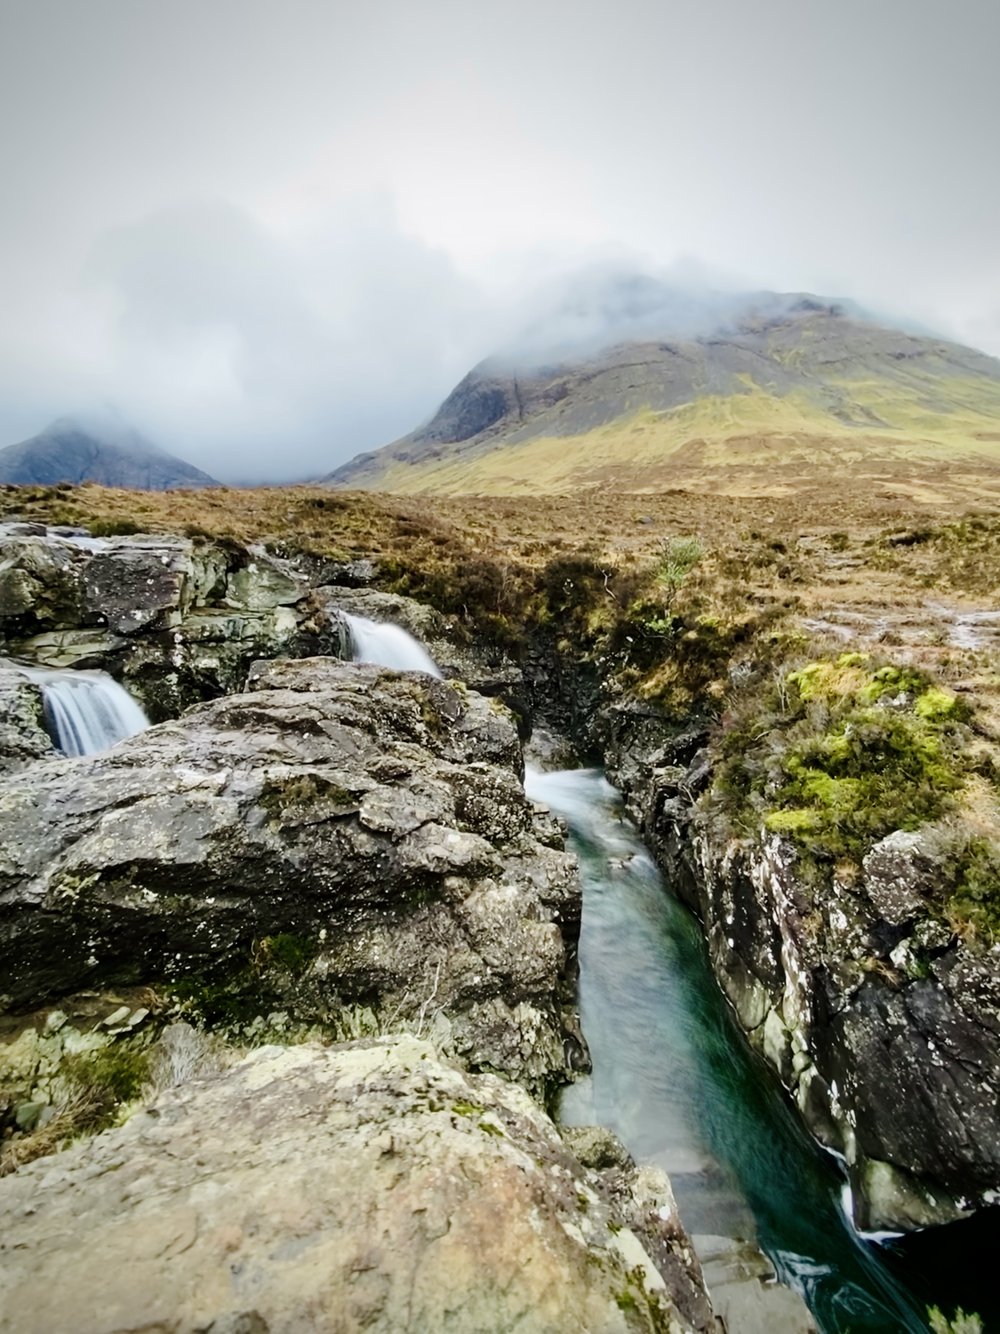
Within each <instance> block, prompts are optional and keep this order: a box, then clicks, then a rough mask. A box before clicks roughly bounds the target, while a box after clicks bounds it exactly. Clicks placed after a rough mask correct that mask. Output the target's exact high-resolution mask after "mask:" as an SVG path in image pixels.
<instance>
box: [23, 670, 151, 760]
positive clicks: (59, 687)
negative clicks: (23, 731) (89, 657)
mask: <svg viewBox="0 0 1000 1334" xmlns="http://www.w3.org/2000/svg"><path fill="white" fill-rule="evenodd" d="M28 675H29V676H30V677H31V678H32V680H34V681H37V682H38V684H39V685H40V686H41V687H42V699H43V703H44V707H45V722H46V726H47V728H48V731H49V734H50V736H51V737H52V739H53V741H54V742H55V744H56V745H57V746H58V748H59V749H60V750H61V751H62V752H63V754H64V755H93V754H94V753H95V752H96V751H99V750H107V749H108V747H109V746H113V745H114V744H115V742H116V741H121V740H123V739H124V738H125V737H127V736H135V734H136V732H143V731H145V729H146V728H147V727H148V726H149V719H148V718H147V717H146V715H145V714H144V713H143V711H142V709H141V708H140V707H139V705H138V704H137V703H136V702H135V700H134V699H133V698H132V696H131V695H130V694H129V693H128V691H127V690H125V689H123V687H122V686H120V685H119V684H118V682H117V681H115V680H112V678H111V677H110V676H107V675H106V674H105V673H104V672H73V671H65V672H58V671H52V672H49V671H42V670H38V669H35V670H30V671H29V672H28Z"/></svg>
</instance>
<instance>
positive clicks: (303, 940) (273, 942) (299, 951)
mask: <svg viewBox="0 0 1000 1334" xmlns="http://www.w3.org/2000/svg"><path fill="white" fill-rule="evenodd" d="M316 952H317V946H316V942H315V941H312V940H309V939H308V938H307V937H306V936H296V935H292V934H291V933H290V932H287V931H286V932H281V933H280V934H279V935H276V936H265V937H264V938H263V940H261V941H260V943H259V945H258V953H259V959H260V962H259V963H258V968H259V967H260V964H261V963H267V964H270V965H272V966H274V967H276V968H283V969H284V970H285V971H286V972H288V973H293V974H298V973H301V972H303V971H304V970H305V968H306V967H307V966H308V965H309V964H310V963H311V962H312V961H313V959H314V958H315V957H316Z"/></svg>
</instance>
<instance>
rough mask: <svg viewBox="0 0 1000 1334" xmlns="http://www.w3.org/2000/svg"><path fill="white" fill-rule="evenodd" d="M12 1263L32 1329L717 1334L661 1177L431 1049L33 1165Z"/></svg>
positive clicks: (278, 1057) (218, 1099)
mask: <svg viewBox="0 0 1000 1334" xmlns="http://www.w3.org/2000/svg"><path fill="white" fill-rule="evenodd" d="M81 1238H85V1241H86V1244H85V1245H81V1244H80V1239H81ZM0 1263H2V1266H3V1271H4V1296H3V1301H2V1303H0V1330H3V1331H10V1334H14V1331H16V1334H35V1332H36V1331H37V1334H43V1331H44V1334H50V1331H53V1330H68V1329H72V1330H74V1331H75V1334H112V1332H114V1334H126V1332H127V1331H132V1332H133V1334H139V1331H152V1330H163V1331H166V1330H170V1331H173V1332H174V1334H194V1331H196V1330H209V1329H211V1330H212V1331H217V1332H218V1334H222V1331H229V1334H235V1332H236V1331H242V1332H243V1334H267V1332H268V1331H272V1332H274V1334H277V1331H283V1332H284V1334H309V1331H317V1334H318V1332H319V1331H329V1330H342V1331H345V1334H346V1332H348V1331H353V1330H362V1329H364V1330H369V1331H376V1332H377V1331H384V1332H385V1334H395V1331H397V1330H403V1329H412V1330H428V1331H430V1330H434V1331H442V1332H443V1331H448V1330H452V1331H455V1332H456V1334H459V1332H460V1334H476V1332H477V1331H481V1332H482V1334H494V1331H496V1330H498V1329H514V1328H517V1329H518V1330H520V1331H524V1334H543V1331H545V1332H548V1331H551V1330H560V1331H567V1334H569V1332H570V1331H574V1330H576V1331H580V1334H583V1331H587V1330H593V1331H597V1330H600V1331H602V1334H615V1332H616V1331H621V1334H626V1331H642V1330H646V1331H650V1332H652V1331H654V1330H667V1329H669V1330H671V1331H677V1334H683V1332H684V1331H708V1330H711V1329H714V1327H715V1326H714V1321H713V1318H712V1314H711V1310H710V1307H709V1304H708V1300H707V1297H706V1295H705V1291H704V1288H703V1286H702V1283H701V1278H700V1272H699V1270H698V1266H697V1262H696V1261H695V1260H694V1258H693V1255H692V1252H691V1249H690V1244H689V1243H688V1240H687V1238H686V1236H685V1235H684V1233H683V1230H682V1228H681V1227H680V1224H679V1223H678V1221H677V1218H676V1212H675V1209H674V1206H673V1201H672V1197H671V1195H670V1189H669V1185H668V1183H667V1182H666V1179H665V1178H664V1177H662V1175H660V1174H651V1173H649V1172H648V1171H646V1172H644V1173H640V1174H637V1173H635V1172H634V1170H632V1169H630V1168H627V1167H626V1168H624V1169H617V1170H616V1172H615V1174H614V1177H613V1180H611V1181H609V1180H608V1179H607V1177H606V1176H604V1175H602V1174H601V1173H598V1172H589V1171H587V1170H586V1169H585V1168H583V1167H582V1166H581V1164H580V1163H579V1162H578V1161H577V1160H576V1159H575V1158H574V1157H573V1156H572V1154H571V1153H570V1152H569V1151H568V1149H567V1148H566V1147H565V1145H564V1144H563V1143H562V1141H561V1140H560V1138H559V1135H558V1133H557V1132H556V1130H555V1127H554V1126H553V1125H552V1123H551V1121H550V1120H549V1119H548V1117H546V1116H545V1114H544V1113H543V1112H542V1111H541V1109H540V1108H539V1107H538V1106H537V1105H536V1104H535V1103H533V1102H532V1100H531V1099H530V1098H529V1097H528V1096H527V1095H526V1094H525V1093H524V1091H523V1090H522V1089H519V1088H518V1087H516V1086H515V1085H511V1084H509V1083H507V1082H505V1081H503V1080H499V1079H496V1078H493V1077H490V1076H484V1075H480V1076H473V1075H468V1074H464V1073H462V1072H461V1071H459V1070H458V1069H456V1068H454V1067H453V1066H451V1065H449V1064H448V1063H446V1062H445V1061H443V1060H442V1059H441V1058H440V1057H439V1056H438V1054H437V1053H436V1052H435V1050H434V1049H433V1048H432V1047H431V1046H430V1045H428V1044H427V1043H425V1042H421V1041H418V1040H416V1039H414V1038H412V1037H402V1038H398V1039H395V1040H384V1041H378V1042H355V1043H350V1044H345V1045H341V1046H336V1047H333V1048H329V1049H323V1048H320V1047H316V1046H313V1045H305V1046H297V1047H290V1048H289V1047H264V1048H259V1049H257V1050H255V1051H253V1052H251V1053H250V1055H248V1056H247V1057H246V1058H245V1059H243V1060H242V1061H241V1062H240V1063H239V1064H238V1065H236V1066H235V1067H233V1068H231V1069H229V1070H227V1071H224V1072H222V1073H219V1074H215V1075H213V1076H211V1077H208V1078H201V1079H195V1080H193V1081H191V1082H188V1083H186V1084H182V1085H181V1086H180V1087H178V1088H175V1089H172V1090H170V1091H167V1092H164V1093H161V1094H160V1095H158V1096H157V1097H155V1099H154V1100H153V1101H151V1102H150V1104H149V1105H148V1106H147V1107H146V1109H145V1110H142V1111H139V1112H137V1113H136V1114H135V1115H133V1116H132V1118H131V1119H130V1120H129V1121H128V1122H127V1123H126V1124H125V1125H123V1126H121V1127H119V1128H117V1129H114V1130H110V1131H107V1132H105V1133H104V1134H101V1135H99V1136H97V1137H96V1138H95V1139H92V1140H89V1141H87V1142H84V1143H78V1144H76V1145H75V1146H73V1147H72V1148H70V1149H68V1150H67V1151H66V1152H64V1153H62V1154H60V1155H58V1156H57V1157H55V1158H49V1159H42V1160H39V1161H37V1162H35V1163H32V1164H30V1165H28V1166H26V1167H23V1168H21V1169H20V1170H19V1171H18V1172H17V1173H16V1174H15V1175H13V1176H10V1177H7V1178H6V1179H4V1180H2V1181H0Z"/></svg>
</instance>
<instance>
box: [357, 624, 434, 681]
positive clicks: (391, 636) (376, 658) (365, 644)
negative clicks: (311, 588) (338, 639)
mask: <svg viewBox="0 0 1000 1334" xmlns="http://www.w3.org/2000/svg"><path fill="white" fill-rule="evenodd" d="M340 615H341V616H342V617H343V618H344V621H345V622H346V624H347V629H348V633H349V634H350V639H351V654H352V657H353V659H354V661H355V662H370V663H374V664H375V665H376V666H378V667H392V668H394V669H395V670H396V671H397V672H426V673H427V674H428V676H438V677H440V675H441V673H440V671H439V670H438V665H437V663H436V662H435V661H434V659H433V658H432V657H431V655H430V654H429V653H428V652H427V650H426V649H425V648H424V646H423V644H421V642H420V641H419V639H414V637H413V635H411V634H408V633H407V631H405V630H404V629H403V628H402V626H399V625H392V624H390V623H388V622H382V621H370V620H369V619H368V617H367V616H353V615H351V613H350V612H346V611H342V612H341V613H340Z"/></svg>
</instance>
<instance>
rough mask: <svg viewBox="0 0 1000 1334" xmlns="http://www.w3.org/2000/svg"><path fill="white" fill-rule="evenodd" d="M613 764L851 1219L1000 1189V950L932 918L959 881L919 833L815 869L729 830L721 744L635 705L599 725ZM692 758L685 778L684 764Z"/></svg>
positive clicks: (975, 1202)
mask: <svg viewBox="0 0 1000 1334" xmlns="http://www.w3.org/2000/svg"><path fill="white" fill-rule="evenodd" d="M599 727H600V728H601V729H603V735H604V737H605V738H606V744H607V747H608V757H609V769H610V772H611V773H612V775H613V777H614V779H615V781H616V782H618V783H619V784H621V785H623V786H624V788H625V793H626V797H627V799H628V803H629V809H630V810H631V811H632V813H633V814H634V815H635V817H636V818H637V820H638V822H639V824H640V827H641V828H642V829H643V832H644V835H645V838H646V841H647V843H648V844H649V845H650V847H651V849H652V851H653V852H654V855H655V856H656V857H657V860H658V861H659V862H660V864H661V865H662V866H663V868H664V870H665V872H666V874H667V875H668V877H669V878H670V880H671V881H672V883H673V884H674V885H675V887H676V888H677V890H678V892H679V893H680V894H681V895H682V897H684V898H685V899H686V900H687V901H688V903H689V904H690V905H691V907H692V908H694V910H695V911H696V913H697V914H698V915H699V917H700V918H701V920H702V921H703V923H704V926H705V934H706V938H707V941H708V949H709V956H710V958H711V961H712V966H713V969H714V971H715V973H716V976H717V977H718V979H719V982H720V985H721V986H722V988H723V990H724V991H725V992H726V994H727V996H728V998H729V999H730V1001H731V1002H732V1004H733V1007H734V1009H735V1011H736V1014H737V1016H738V1017H739V1020H740V1023H741V1025H742V1026H743V1028H744V1029H745V1030H746V1032H747V1033H748V1034H749V1036H750V1039H751V1041H752V1042H753V1043H754V1044H755V1045H756V1046H757V1047H758V1049H759V1050H761V1052H762V1054H763V1055H764V1056H765V1057H766V1059H767V1060H768V1061H769V1062H770V1064H771V1065H772V1066H773V1067H774V1068H775V1069H776V1070H777V1071H778V1073H779V1075H780V1077H781V1079H782V1081H783V1082H784V1083H785V1085H786V1087H787V1088H788V1089H789V1091H790V1093H791V1094H792V1096H793V1098H794V1099H795V1101H796V1103H797V1104H798V1106H799V1109H800V1111H801V1112H802V1114H803V1117H804V1118H805V1120H806V1123H807V1124H808V1126H809V1127H810V1129H811V1130H812V1131H813V1133H814V1134H815V1135H816V1136H817V1138H819V1139H820V1141H821V1142H822V1143H824V1144H825V1145H827V1146H829V1147H831V1148H833V1149H835V1150H836V1151H837V1152H838V1153H840V1154H842V1155H843V1156H844V1157H845V1159H846V1161H847V1164H848V1171H849V1174H850V1179H851V1185H852V1187H853V1199H854V1207H855V1218H856V1221H858V1222H859V1223H861V1224H862V1225H863V1226H864V1227H866V1228H869V1229H872V1230H881V1229H886V1230H906V1229H909V1228H913V1227H922V1226H927V1225H929V1224H931V1223H943V1222H948V1221H951V1220H953V1219H956V1218H958V1217H960V1216H962V1214H963V1213H964V1212H966V1211H967V1210H968V1209H970V1208H975V1207H978V1206H979V1205H982V1204H985V1203H989V1202H992V1200H993V1199H994V1198H995V1192H997V1191H1000V1075H998V1071H1000V946H996V945H994V946H992V947H990V948H986V947H984V946H983V945H982V944H978V943H976V942H974V941H966V940H961V939H958V938H956V937H955V935H954V934H953V933H952V931H951V930H950V929H949V928H948V927H947V925H946V924H945V923H943V922H942V921H941V920H940V919H939V918H938V917H935V915H934V912H933V901H935V900H936V901H940V900H941V898H942V897H943V891H946V890H947V883H946V881H943V879H942V878H943V877H944V876H945V874H946V872H945V871H944V869H943V868H942V865H941V864H940V862H939V861H935V859H934V857H933V856H932V853H931V851H930V850H929V848H928V846H927V844H926V843H925V840H924V838H923V837H922V836H921V835H920V834H919V833H915V834H913V833H904V832H896V833H893V834H890V835H889V836H888V837H887V838H884V839H882V840H881V841H880V842H879V843H877V844H876V845H875V846H874V847H873V848H871V849H870V851H869V853H868V854H867V856H866V857H865V858H864V862H863V874H862V875H860V876H858V877H852V876H850V875H849V874H846V873H841V872H840V871H838V870H833V871H831V872H830V874H829V875H828V876H827V877H826V878H825V879H823V878H821V877H820V876H818V875H817V874H815V873H814V874H812V875H811V876H809V875H807V874H806V872H805V871H804V870H803V868H802V867H801V866H800V864H799V861H798V857H797V854H796V851H795V849H794V847H793V846H792V845H791V844H789V843H788V842H786V841H784V840H782V839H781V838H778V837H776V836H774V835H765V834H763V833H761V834H760V835H758V836H757V837H747V836H742V837H739V838H736V837H733V834H732V831H731V830H729V829H728V828H727V826H726V825H725V824H724V823H723V822H721V821H720V819H719V816H718V810H717V806H716V805H715V804H714V802H713V791H714V789H713V787H712V779H711V747H709V752H708V753H707V754H706V752H705V751H704V749H703V742H704V734H701V736H700V737H699V736H698V735H697V734H695V733H694V732H693V731H692V732H691V733H687V734H685V733H678V731H677V729H676V728H675V727H672V726H670V725H669V724H667V723H666V722H664V721H662V720H661V721H660V722H659V724H657V721H656V720H655V718H653V717H652V716H651V715H650V713H649V711H648V710H644V709H642V708H639V707H635V706H623V707H615V708H613V709H609V710H607V711H606V714H605V716H604V717H603V719H602V720H601V721H600V723H599ZM679 764H680V765H684V764H686V765H687V768H686V771H685V773H684V776H682V777H680V776H678V773H677V765H679Z"/></svg>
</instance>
